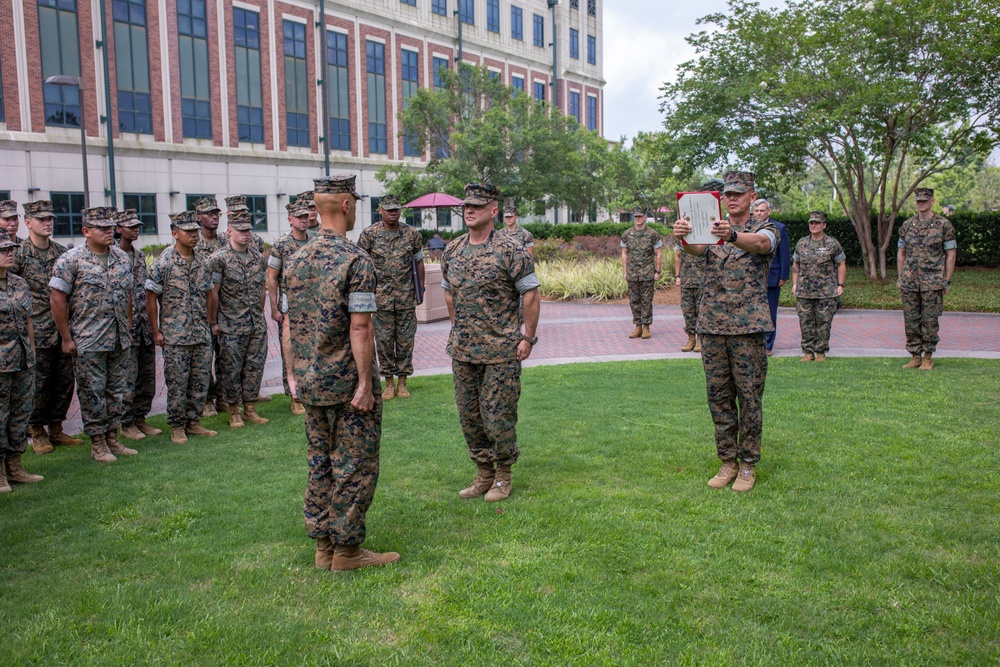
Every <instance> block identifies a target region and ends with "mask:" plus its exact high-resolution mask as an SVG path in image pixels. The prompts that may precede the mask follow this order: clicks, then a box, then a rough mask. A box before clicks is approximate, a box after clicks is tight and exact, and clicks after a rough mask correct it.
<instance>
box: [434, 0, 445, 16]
mask: <svg viewBox="0 0 1000 667" xmlns="http://www.w3.org/2000/svg"><path fill="white" fill-rule="evenodd" d="M431 11H432V12H433V13H435V14H440V15H441V16H447V15H448V0H431Z"/></svg>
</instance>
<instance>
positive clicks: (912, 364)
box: [903, 354, 923, 368]
mask: <svg viewBox="0 0 1000 667" xmlns="http://www.w3.org/2000/svg"><path fill="white" fill-rule="evenodd" d="M922 365H923V360H922V359H921V358H920V355H919V354H915V355H913V358H912V359H910V360H909V361H908V362H906V363H905V364H903V368H920V366H922Z"/></svg>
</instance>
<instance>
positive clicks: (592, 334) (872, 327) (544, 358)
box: [65, 301, 1000, 433]
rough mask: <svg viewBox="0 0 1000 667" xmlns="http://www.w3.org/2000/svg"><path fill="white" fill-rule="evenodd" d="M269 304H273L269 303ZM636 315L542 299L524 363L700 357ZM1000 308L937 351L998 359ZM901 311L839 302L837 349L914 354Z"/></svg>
mask: <svg viewBox="0 0 1000 667" xmlns="http://www.w3.org/2000/svg"><path fill="white" fill-rule="evenodd" d="M265 312H270V311H269V310H265ZM450 328H451V325H450V324H449V323H448V321H447V320H445V321H443V322H433V323H430V324H421V325H419V326H418V327H417V340H416V346H415V353H414V356H413V368H414V375H415V376H420V375H436V374H444V373H451V358H450V357H449V356H448V355H447V354H446V353H445V345H446V343H447V341H448V332H449V330H450ZM632 328H633V327H632V316H631V314H630V311H629V307H628V305H627V304H617V305H608V304H598V303H562V302H551V301H545V302H542V311H541V316H540V318H539V324H538V345H537V346H535V349H534V351H533V352H532V354H531V358H530V359H528V361H526V362H525V364H524V365H525V366H529V367H530V366H545V365H553V364H567V363H579V362H596V361H632V360H646V359H694V358H696V357H697V356H698V355H696V354H693V353H684V352H681V351H680V349H681V347H682V346H683V345H684V343H685V342H686V341H687V335H686V334H685V333H684V319H683V316H682V314H681V310H680V307H679V306H656V307H654V309H653V325H652V327H651V331H652V334H653V337H652V338H650V339H649V340H642V339H638V338H635V339H630V338H628V334H629V333H630V332H631V331H632ZM998 334H1000V314H988V313H945V314H944V315H943V316H942V317H941V343H940V344H939V345H938V351H937V353H936V354H935V357H937V358H947V357H953V358H959V357H966V358H980V359H1000V335H998ZM268 337H269V340H268V361H267V364H266V365H265V367H264V383H263V388H262V390H261V391H262V393H265V394H272V393H279V394H280V393H281V392H282V384H281V358H280V353H279V347H278V331H277V327H276V326H275V324H274V322H272V321H271V319H270V318H268ZM905 340H906V338H905V335H904V331H903V313H902V311H898V310H841V311H839V312H838V313H837V315H836V317H834V320H833V332H832V335H831V339H830V353H829V356H831V357H899V359H900V360H901V361H902V360H904V359H906V358H907V357H908V356H909V355H908V354H907V352H906V348H905V346H904V342H905ZM799 341H800V338H799V320H798V317H797V316H796V314H795V309H794V308H780V309H779V310H778V337H777V340H776V342H775V345H774V354H775V356H783V357H790V356H799V355H800V354H801V353H802V352H801V350H800V348H799ZM166 410H167V402H166V388H165V386H164V384H163V372H162V359H161V357H160V355H159V350H157V389H156V398H155V399H154V401H153V414H163V413H165V412H166ZM65 427H66V431H67V432H68V433H79V432H80V431H82V430H83V422H82V421H81V419H80V407H79V403H78V402H77V400H76V398H74V399H73V405H72V406H71V407H70V413H69V415H68V418H67V422H66V424H65Z"/></svg>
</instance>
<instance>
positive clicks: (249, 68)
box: [233, 7, 264, 144]
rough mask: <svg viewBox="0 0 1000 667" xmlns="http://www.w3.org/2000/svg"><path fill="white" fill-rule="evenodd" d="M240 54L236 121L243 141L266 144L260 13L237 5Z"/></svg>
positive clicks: (236, 32)
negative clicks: (261, 70)
mask: <svg viewBox="0 0 1000 667" xmlns="http://www.w3.org/2000/svg"><path fill="white" fill-rule="evenodd" d="M233 35H234V42H235V49H234V50H235V53H236V123H237V132H238V133H239V134H238V136H239V140H240V141H250V142H253V143H255V144H261V143H264V101H263V100H264V95H263V93H262V88H261V81H260V15H259V14H257V12H252V11H250V10H248V9H241V8H239V7H234V8H233Z"/></svg>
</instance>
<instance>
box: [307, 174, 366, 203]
mask: <svg viewBox="0 0 1000 667" xmlns="http://www.w3.org/2000/svg"><path fill="white" fill-rule="evenodd" d="M356 179H357V176H347V175H346V174H339V175H337V176H326V177H324V178H314V179H313V186H314V188H315V189H314V190H313V192H315V193H316V194H318V195H339V194H349V195H354V198H355V199H361V198H362V197H364V195H361V194H358V191H357V190H356V189H355V187H354V181H355V180H356Z"/></svg>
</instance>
